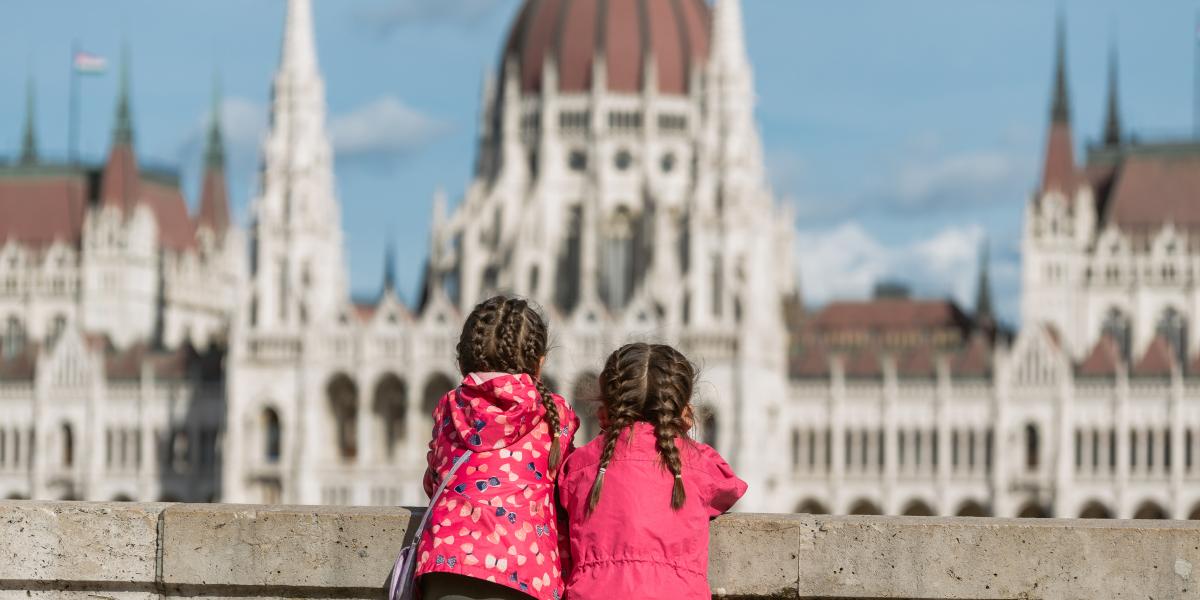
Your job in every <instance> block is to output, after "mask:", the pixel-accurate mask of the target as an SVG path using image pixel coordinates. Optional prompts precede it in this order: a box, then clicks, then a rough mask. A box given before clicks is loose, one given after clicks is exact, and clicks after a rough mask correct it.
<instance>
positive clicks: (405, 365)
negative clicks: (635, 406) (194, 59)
mask: <svg viewBox="0 0 1200 600" xmlns="http://www.w3.org/2000/svg"><path fill="white" fill-rule="evenodd" d="M313 25H314V23H313V18H312V10H311V0H288V3H287V15H286V26H285V28H284V39H283V49H282V57H281V61H280V65H279V68H278V71H277V73H276V75H275V78H274V81H273V85H272V97H271V98H272V100H271V127H270V131H269V133H268V135H267V138H266V140H265V142H264V143H263V146H262V161H261V172H260V186H259V189H258V192H257V194H256V197H255V198H254V199H253V202H252V206H251V214H250V218H249V222H250V225H249V227H248V228H247V230H245V231H242V230H241V229H239V228H238V227H237V226H235V225H233V224H232V221H231V219H230V209H229V202H228V198H227V194H226V190H225V175H224V162H225V160H224V154H223V149H222V140H221V129H220V123H219V119H218V117H217V116H216V114H215V108H214V118H213V123H212V127H211V131H210V133H209V136H208V150H207V152H206V153H205V169H204V175H203V177H204V179H203V182H202V186H201V198H200V201H199V202H198V209H197V210H196V212H195V213H190V212H189V211H188V208H187V203H186V202H185V200H184V198H183V194H182V192H181V191H180V186H179V182H178V180H177V178H176V177H175V176H174V175H171V174H168V173H160V172H156V171H154V170H152V169H147V168H144V167H139V165H138V160H137V154H136V152H135V146H134V135H133V119H132V116H131V115H132V113H131V110H130V100H129V85H128V78H127V74H125V75H124V76H123V80H122V86H121V96H120V98H119V99H118V103H117V104H118V109H117V116H116V125H115V127H114V131H113V139H112V143H111V148H110V151H109V156H108V160H107V162H106V163H105V164H104V165H102V166H98V167H95V168H93V167H87V166H78V165H61V164H47V163H46V162H45V161H42V160H39V157H38V152H37V136H36V132H35V128H34V125H33V112H34V108H35V106H34V104H35V103H34V101H33V99H32V97H31V98H30V101H29V108H28V115H27V121H26V125H25V135H24V143H23V146H22V151H21V153H20V156H19V157H16V159H15V160H14V161H13V162H11V163H9V164H4V165H0V497H10V498H18V497H24V498H28V497H33V498H45V499H55V498H72V499H87V500H113V499H118V500H120V499H136V500H160V499H161V500H186V501H213V500H223V501H230V502H264V503H279V502H283V503H297V504H316V503H325V504H373V505H390V504H402V503H420V502H422V501H423V493H422V491H421V489H420V481H421V475H422V473H423V471H424V468H425V447H426V442H427V438H428V432H429V430H430V427H431V425H432V423H431V421H430V413H431V411H432V405H433V403H434V402H436V400H437V399H438V398H439V397H440V396H441V394H442V393H444V392H445V391H446V390H447V389H449V388H451V387H452V386H453V385H454V384H455V383H456V382H457V376H456V373H457V369H456V368H455V356H454V346H455V343H456V340H457V336H458V332H459V328H460V327H461V323H462V320H463V319H464V318H465V315H466V313H467V312H468V311H469V310H470V309H471V307H472V306H473V305H474V304H475V303H476V302H477V301H478V300H480V299H482V298H484V297H486V296H488V295H489V294H492V293H495V292H499V291H510V292H516V293H520V294H523V295H527V296H529V297H531V298H533V299H535V300H537V301H538V302H539V303H540V304H541V305H542V306H543V307H544V308H545V310H546V312H547V314H548V316H549V317H550V321H551V329H552V336H553V346H554V349H553V351H552V354H551V357H550V359H549V362H548V363H547V367H546V372H545V375H546V378H547V379H548V380H549V383H550V385H551V387H552V388H553V389H556V390H559V391H561V392H562V393H564V395H565V396H567V397H568V399H570V400H572V401H573V402H575V403H576V405H577V406H578V407H579V409H580V412H581V414H584V415H585V424H584V429H583V431H582V432H581V434H580V437H579V438H577V443H583V442H584V441H586V440H587V439H588V438H590V436H593V435H595V433H596V431H597V427H596V423H595V420H594V418H592V417H587V416H586V415H587V414H588V413H591V412H594V407H593V406H590V405H589V403H588V402H587V400H586V399H587V398H588V397H589V396H590V394H591V390H589V388H590V387H591V386H593V385H594V381H595V378H596V372H597V371H598V369H599V368H600V366H601V365H602V361H603V359H604V357H605V356H606V355H607V353H608V352H609V351H611V350H612V349H613V348H615V347H616V346H618V345H619V344H621V343H624V342H626V341H629V340H634V339H666V340H669V341H671V342H673V343H676V344H678V345H680V346H681V347H682V348H683V349H684V350H685V351H686V352H687V353H688V355H689V356H690V357H691V358H692V359H693V360H694V361H695V362H697V363H698V364H699V365H700V367H701V369H702V373H703V375H702V377H703V379H702V383H701V385H700V386H699V391H698V397H697V400H696V402H697V403H698V405H699V406H700V409H701V410H700V414H701V419H700V421H701V422H700V423H699V426H698V430H699V431H698V434H699V435H700V436H701V437H702V438H703V439H705V441H708V442H709V443H711V444H713V445H715V446H716V447H717V448H718V449H720V450H721V452H722V453H724V454H725V456H726V457H727V458H729V460H730V462H731V463H732V464H733V466H734V468H735V469H736V470H737V471H738V472H739V473H740V474H741V475H742V476H743V477H745V478H746V479H747V480H748V481H749V482H750V484H751V493H750V495H749V496H748V497H747V498H746V500H745V501H744V503H743V505H740V508H742V509H744V510H756V511H778V512H790V511H803V512H831V513H858V514H873V513H874V514H947V515H953V514H961V515H974V516H983V515H995V516H1018V515H1021V516H1069V517H1073V516H1089V517H1092V516H1094V517H1121V518H1127V517H1134V516H1137V517H1171V518H1200V465H1198V464H1197V461H1198V460H1200V457H1197V456H1196V454H1197V452H1200V439H1198V437H1200V377H1196V376H1195V375H1194V373H1200V358H1197V357H1198V356H1200V349H1198V341H1200V340H1194V339H1191V338H1190V337H1189V335H1188V331H1189V326H1190V324H1191V322H1192V321H1194V320H1195V319H1196V318H1197V315H1198V314H1200V292H1197V291H1196V290H1195V289H1194V282H1195V281H1197V280H1200V250H1197V249H1195V245H1196V243H1197V242H1196V240H1195V239H1194V236H1193V235H1192V231H1193V230H1197V231H1200V212H1198V211H1197V210H1196V209H1194V208H1193V207H1192V206H1191V205H1192V204H1194V203H1195V201H1196V200H1198V198H1196V194H1197V193H1198V191H1200V146H1197V145H1194V144H1149V143H1144V142H1141V141H1137V140H1134V139H1132V138H1127V137H1125V135H1124V134H1123V132H1122V129H1121V126H1120V122H1119V114H1118V111H1117V89H1116V72H1115V67H1114V70H1113V73H1112V80H1111V83H1110V89H1109V91H1108V103H1109V111H1108V115H1109V116H1108V120H1107V123H1106V124H1105V131H1104V135H1103V138H1102V142H1101V143H1099V144H1097V145H1095V146H1093V147H1090V148H1089V149H1088V155H1087V157H1086V161H1085V162H1084V163H1083V164H1079V163H1078V162H1077V161H1076V160H1075V157H1074V155H1073V151H1074V148H1075V145H1074V143H1073V142H1072V139H1071V137H1072V130H1071V122H1070V103H1069V98H1068V90H1067V76H1066V58H1065V52H1064V49H1063V48H1064V43H1065V42H1064V40H1063V34H1062V33H1061V32H1060V34H1059V40H1058V44H1059V45H1058V54H1057V63H1056V67H1055V69H1056V71H1055V79H1054V86H1053V91H1052V95H1053V101H1052V110H1051V115H1050V116H1051V119H1050V127H1049V136H1048V145H1047V148H1046V152H1045V169H1044V175H1043V178H1042V181H1041V183H1040V185H1039V186H1038V187H1037V190H1036V191H1035V192H1034V194H1033V195H1032V197H1031V198H1030V199H1029V201H1028V203H1027V205H1026V208H1025V229H1024V234H1023V240H1022V250H1023V253H1022V265H1023V280H1022V314H1023V316H1024V322H1025V325H1024V326H1023V327H1021V328H1020V329H1019V330H1017V331H1015V332H1010V331H1008V330H1006V329H1005V328H1003V327H1002V326H1001V325H1000V324H999V323H998V322H997V320H996V318H995V317H994V315H993V313H992V310H991V297H990V289H989V285H988V280H987V272H986V259H985V260H983V261H981V270H980V277H979V279H980V281H979V294H978V300H977V304H976V306H975V307H974V308H973V309H972V310H971V312H967V311H966V310H964V309H963V308H961V307H959V306H957V305H956V304H955V303H954V302H953V301H949V300H918V299H912V298H909V297H908V296H907V294H905V293H904V291H903V290H902V289H896V288H888V287H881V288H880V290H879V293H878V294H877V297H876V298H874V299H871V300H867V301H852V302H851V301H847V302H834V303H832V304H830V305H828V306H825V307H823V308H821V309H820V310H817V311H814V312H808V311H806V310H805V309H804V307H803V304H802V302H801V298H800V293H799V288H798V284H797V282H796V278H795V276H794V273H793V265H792V262H791V256H792V253H793V247H792V245H793V239H792V236H793V229H792V227H793V221H794V219H793V216H792V214H791V213H790V211H789V210H788V209H787V208H786V207H782V206H781V205H780V204H779V203H777V202H776V199H775V198H774V196H773V194H772V192H771V190H770V188H769V186H768V184H767V179H766V175H765V169H764V166H763V157H762V148H761V142H760V139H759V135H758V131H757V125H756V123H755V120H754V82H753V74H752V70H751V67H750V63H749V60H748V57H747V53H746V48H745V36H744V32H743V27H742V14H741V4H740V1H739V0H715V2H713V3H712V4H710V3H709V2H708V1H707V0H526V1H525V2H523V5H522V7H521V9H520V11H519V13H518V15H517V17H516V19H515V21H514V23H513V25H512V27H511V30H510V33H509V36H508V39H507V41H506V42H505V44H504V46H503V49H502V54H501V56H500V60H499V62H498V68H497V71H496V73H495V74H494V76H492V77H489V78H488V81H487V82H486V83H485V85H484V88H483V98H482V99H481V104H482V107H481V110H480V113H479V125H478V131H479V140H478V152H477V158H476V163H475V169H474V177H473V179H472V181H471V182H470V184H469V185H468V186H467V188H466V192H465V194H464V197H463V198H462V199H461V200H460V201H459V202H458V203H457V204H456V208H455V209H454V210H453V211H452V212H451V211H449V210H448V208H447V201H446V199H445V198H444V197H443V196H441V195H438V197H436V198H435V199H434V210H433V222H432V223H431V230H430V234H431V235H430V239H431V241H430V247H429V254H428V259H427V262H426V269H425V275H424V281H423V284H422V288H421V290H420V294H419V298H418V299H417V301H416V302H415V303H413V304H411V305H406V304H404V303H402V302H401V301H400V300H399V298H398V296H397V294H396V290H395V289H394V282H393V279H392V276H391V268H390V265H391V264H393V263H392V261H394V257H391V256H389V269H388V272H387V273H386V274H385V277H384V282H383V285H382V288H381V291H380V293H379V294H378V296H377V297H376V298H373V299H371V301H369V302H363V301H361V300H354V299H352V298H351V296H350V293H349V289H348V275H347V265H346V259H345V253H344V245H343V237H344V232H343V230H342V228H341V224H340V222H341V218H340V213H341V206H340V204H339V201H338V199H337V195H336V192H335V189H336V186H335V180H334V172H333V165H334V161H333V154H332V149H331V146H330V142H329V138H328V135H327V133H326V130H325V121H326V111H325V92H324V83H323V80H322V76H321V73H320V70H319V67H318V61H317V51H316V45H315V41H314V35H313ZM1196 337H1198V338H1200V336H1196Z"/></svg>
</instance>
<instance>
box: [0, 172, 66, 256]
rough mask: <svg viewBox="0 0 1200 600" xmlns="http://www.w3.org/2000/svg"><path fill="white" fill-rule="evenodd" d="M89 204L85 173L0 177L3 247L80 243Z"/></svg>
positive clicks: (1, 238) (0, 230) (0, 228)
mask: <svg viewBox="0 0 1200 600" xmlns="http://www.w3.org/2000/svg"><path fill="white" fill-rule="evenodd" d="M86 205H87V178H86V176H85V175H84V174H83V173H82V172H78V173H61V174H54V175H46V176H40V175H36V174H33V175H17V176H15V177H0V244H2V243H4V242H6V241H8V240H15V241H17V242H20V243H22V244H24V245H29V246H35V247H44V246H49V245H50V244H53V243H54V242H56V241H61V242H65V243H68V244H78V243H79V238H80V237H81V235H82V233H83V217H84V211H85V207H86Z"/></svg>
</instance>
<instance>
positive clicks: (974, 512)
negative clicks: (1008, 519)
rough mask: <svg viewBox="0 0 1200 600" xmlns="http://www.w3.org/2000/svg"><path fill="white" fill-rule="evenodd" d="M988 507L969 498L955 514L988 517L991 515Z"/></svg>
mask: <svg viewBox="0 0 1200 600" xmlns="http://www.w3.org/2000/svg"><path fill="white" fill-rule="evenodd" d="M989 512H990V511H988V509H987V507H985V506H984V505H982V504H980V503H979V502H976V501H974V500H967V501H966V502H963V503H962V506H959V507H958V512H956V513H955V514H956V515H957V516H959V517H987V516H989Z"/></svg>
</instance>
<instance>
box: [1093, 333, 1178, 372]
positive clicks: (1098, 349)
mask: <svg viewBox="0 0 1200 600" xmlns="http://www.w3.org/2000/svg"><path fill="white" fill-rule="evenodd" d="M1120 364H1121V349H1120V348H1118V347H1117V342H1116V340H1114V339H1113V338H1112V336H1110V335H1104V336H1101V337H1100V339H1099V340H1097V341H1096V345H1095V346H1093V347H1092V351H1091V352H1090V353H1088V355H1087V358H1085V359H1083V362H1082V363H1080V365H1079V374H1080V375H1083V376H1089V377H1103V376H1107V375H1116V373H1117V368H1118V367H1119V366H1120ZM1168 372H1169V370H1168Z"/></svg>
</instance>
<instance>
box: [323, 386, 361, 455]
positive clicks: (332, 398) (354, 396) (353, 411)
mask: <svg viewBox="0 0 1200 600" xmlns="http://www.w3.org/2000/svg"><path fill="white" fill-rule="evenodd" d="M328 394H329V408H330V412H332V413H333V423H334V434H335V441H336V443H337V455H338V457H339V458H341V459H342V460H347V461H349V460H354V458H355V457H357V456H358V388H357V387H355V385H354V382H353V381H351V380H350V378H349V377H347V376H346V375H337V376H335V377H334V378H333V380H332V381H330V382H329V387H328Z"/></svg>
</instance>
